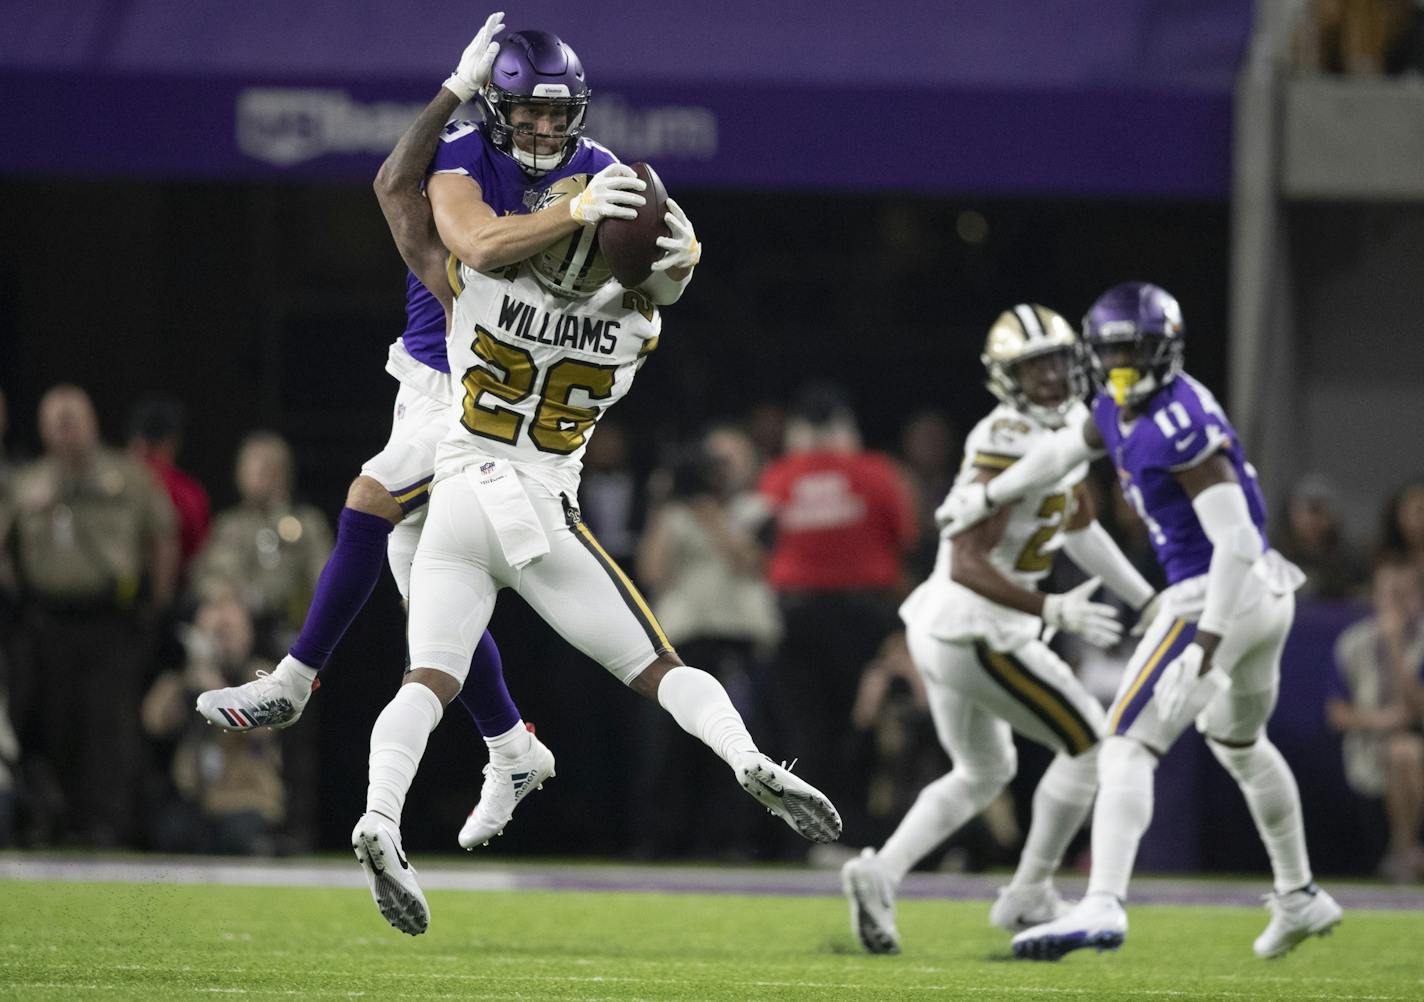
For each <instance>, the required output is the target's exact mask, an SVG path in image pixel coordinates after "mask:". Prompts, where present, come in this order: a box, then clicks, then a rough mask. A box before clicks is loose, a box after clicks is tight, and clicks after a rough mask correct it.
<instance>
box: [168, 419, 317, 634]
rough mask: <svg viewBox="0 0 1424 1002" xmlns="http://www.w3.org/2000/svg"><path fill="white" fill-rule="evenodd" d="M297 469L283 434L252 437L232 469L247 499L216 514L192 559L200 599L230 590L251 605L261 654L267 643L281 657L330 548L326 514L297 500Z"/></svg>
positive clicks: (240, 491)
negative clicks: (294, 485)
mask: <svg viewBox="0 0 1424 1002" xmlns="http://www.w3.org/2000/svg"><path fill="white" fill-rule="evenodd" d="M293 470H294V463H293V460H292V450H291V448H290V447H289V446H288V445H287V442H286V440H285V439H283V438H282V437H281V436H280V435H277V434H275V433H273V432H269V431H257V432H253V433H252V434H251V435H248V436H247V438H246V439H245V440H244V441H243V443H242V446H241V448H239V449H238V453H237V463H236V470H235V472H234V476H235V479H236V482H237V490H238V494H239V495H240V496H241V498H242V500H241V501H240V502H239V503H238V505H237V506H236V507H234V508H229V509H228V510H227V511H224V512H222V513H221V514H219V515H218V516H217V519H216V520H215V521H214V523H213V531H212V534H211V535H210V536H209V537H208V542H207V545H206V546H205V547H204V548H203V549H202V550H201V551H200V552H199V553H198V556H197V558H196V559H195V561H194V565H193V572H192V575H193V582H194V588H195V589H196V591H197V593H198V596H199V599H200V600H201V601H207V600H208V599H211V598H214V597H218V596H220V595H222V594H223V593H225V592H228V593H231V594H235V595H236V596H237V597H238V599H240V600H241V601H242V603H243V604H244V605H245V606H247V608H248V610H249V611H250V612H251V613H252V615H253V618H254V620H255V621H256V622H257V624H258V630H259V642H258V649H259V651H260V652H261V653H262V654H263V656H267V655H273V654H274V652H273V651H272V650H268V649H267V648H270V647H273V646H274V645H275V646H276V647H277V648H279V650H278V651H277V652H276V655H280V654H281V653H285V651H286V649H287V645H288V642H289V641H290V640H291V637H290V633H291V631H293V630H296V629H300V627H301V624H302V620H303V619H304V618H305V617H306V613H307V605H308V603H309V602H310V601H311V596H312V592H313V590H314V589H315V588H316V580H317V578H318V577H319V576H320V575H321V569H322V567H323V566H325V564H326V558H327V557H328V556H329V555H330V553H331V527H330V525H329V524H328V523H327V520H326V516H325V515H323V514H322V513H321V511H320V510H318V509H317V508H314V507H312V506H311V505H307V504H295V503H293V501H292V479H293ZM263 633H265V634H266V635H265V636H262V634H263Z"/></svg>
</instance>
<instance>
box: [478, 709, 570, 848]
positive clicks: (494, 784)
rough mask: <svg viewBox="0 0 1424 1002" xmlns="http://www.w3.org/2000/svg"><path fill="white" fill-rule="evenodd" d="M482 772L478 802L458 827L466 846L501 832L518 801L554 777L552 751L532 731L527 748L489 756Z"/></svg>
mask: <svg viewBox="0 0 1424 1002" xmlns="http://www.w3.org/2000/svg"><path fill="white" fill-rule="evenodd" d="M484 772H485V782H484V785H483V786H481V787H480V802H479V803H477V804H476V805H475V809H474V810H472V811H471V812H470V816H469V817H468V818H466V819H465V824H464V825H463V826H462V827H461V828H460V845H462V846H464V847H465V848H466V849H473V848H474V847H475V846H477V845H484V844H486V843H487V842H489V840H490V839H492V838H494V837H495V836H496V835H502V834H504V827H505V825H507V824H509V819H510V818H512V817H514V809H515V808H516V807H518V806H519V802H520V801H521V800H523V799H524V798H525V797H527V796H529V794H531V793H533V792H534V791H535V790H542V789H543V788H544V781H545V780H546V779H553V778H554V753H553V752H551V751H550V750H549V749H548V748H547V747H545V745H544V742H542V741H540V740H539V739H538V738H537V737H535V736H534V735H533V734H532V733H531V734H530V735H529V750H528V751H526V752H525V753H524V754H523V755H520V756H519V757H518V758H514V759H502V760H500V761H496V760H495V759H494V758H491V759H490V761H489V764H488V765H486V766H485V769H484Z"/></svg>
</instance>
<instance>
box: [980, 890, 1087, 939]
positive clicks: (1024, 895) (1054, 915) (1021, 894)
mask: <svg viewBox="0 0 1424 1002" xmlns="http://www.w3.org/2000/svg"><path fill="white" fill-rule="evenodd" d="M1072 908H1073V906H1072V905H1070V904H1069V903H1068V902H1066V901H1064V900H1063V896H1062V895H1060V894H1059V893H1058V889H1057V888H1056V887H1054V886H1053V884H1052V883H1051V882H1050V881H1044V882H1043V883H1041V884H1033V885H1031V886H1027V887H1001V888H999V900H998V901H995V902H994V907H992V908H990V909H989V924H990V925H996V926H998V927H999V928H1000V929H1003V930H1004V931H1005V932H1023V931H1024V930H1025V929H1032V928H1033V927H1034V926H1036V925H1042V924H1043V923H1045V922H1052V921H1053V920H1054V919H1058V918H1062V917H1063V916H1064V915H1067V914H1068V912H1069V911H1071V910H1072Z"/></svg>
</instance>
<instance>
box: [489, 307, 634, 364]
mask: <svg viewBox="0 0 1424 1002" xmlns="http://www.w3.org/2000/svg"><path fill="white" fill-rule="evenodd" d="M499 326H500V327H501V329H503V330H504V331H506V332H508V333H509V334H512V335H514V336H515V337H517V338H522V339H524V340H525V341H535V342H537V343H539V344H547V345H549V346H550V347H553V348H572V349H574V350H575V351H586V352H596V353H597V354H600V355H612V354H613V353H614V351H616V350H617V348H618V335H617V334H616V333H615V332H616V331H617V330H618V328H619V327H621V326H622V324H621V323H619V321H617V320H608V319H599V318H597V317H580V316H576V315H570V314H567V313H550V312H549V311H547V310H541V309H539V308H538V307H537V306H534V305H533V304H532V303H526V302H524V301H522V300H519V299H515V298H514V297H513V296H511V295H509V294H508V293H505V294H504V298H503V302H501V303H500V306H499Z"/></svg>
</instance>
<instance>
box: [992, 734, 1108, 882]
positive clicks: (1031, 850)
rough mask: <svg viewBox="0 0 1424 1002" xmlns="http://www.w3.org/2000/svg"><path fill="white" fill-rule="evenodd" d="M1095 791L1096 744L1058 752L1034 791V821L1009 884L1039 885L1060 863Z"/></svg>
mask: <svg viewBox="0 0 1424 1002" xmlns="http://www.w3.org/2000/svg"><path fill="white" fill-rule="evenodd" d="M1097 790H1098V746H1097V745H1094V746H1093V747H1092V749H1091V750H1089V751H1086V752H1084V753H1083V754H1081V755H1077V756H1073V755H1065V754H1059V755H1058V756H1056V757H1055V758H1054V759H1053V762H1052V764H1051V765H1049V767H1048V771H1047V772H1045V773H1044V774H1043V779H1041V780H1039V783H1038V789H1036V790H1034V793H1033V820H1032V821H1031V822H1030V823H1029V827H1028V838H1027V840H1026V841H1025V842H1024V849H1023V854H1022V855H1021V856H1020V857H1019V866H1018V869H1017V870H1015V871H1014V879H1013V880H1012V881H1010V882H1009V886H1010V887H1025V886H1028V885H1031V884H1041V883H1044V882H1045V881H1047V880H1050V879H1051V878H1052V877H1053V874H1054V873H1055V872H1057V870H1058V867H1059V866H1060V865H1061V864H1062V862H1063V853H1065V852H1066V851H1067V850H1068V843H1069V842H1071V841H1073V836H1074V835H1077V834H1078V830H1079V829H1080V828H1082V827H1083V822H1084V821H1086V820H1087V819H1088V810H1089V809H1090V808H1091V807H1092V806H1093V794H1095V793H1096V792H1097Z"/></svg>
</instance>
